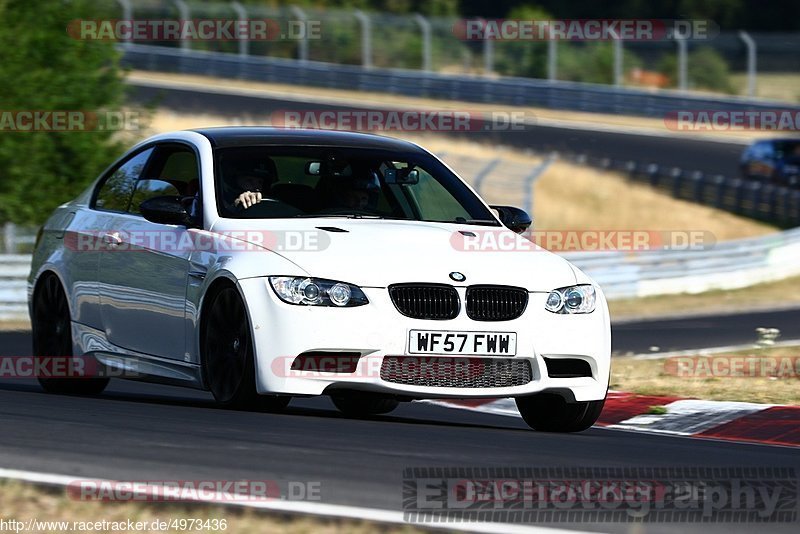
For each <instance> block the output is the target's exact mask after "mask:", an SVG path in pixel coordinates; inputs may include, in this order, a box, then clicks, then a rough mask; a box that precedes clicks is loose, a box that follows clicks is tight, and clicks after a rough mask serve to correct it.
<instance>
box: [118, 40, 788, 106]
mask: <svg viewBox="0 0 800 534" xmlns="http://www.w3.org/2000/svg"><path fill="white" fill-rule="evenodd" d="M121 50H122V51H123V58H122V63H123V64H124V65H125V66H128V67H132V68H135V69H142V70H152V71H160V72H175V73H183V74H198V75H204V76H213V77H221V78H240V79H245V80H251V81H259V82H272V83H281V84H291V85H304V86H310V87H325V88H331V89H349V90H357V91H375V92H381V93H392V94H400V95H404V96H412V97H430V98H439V99H448V100H462V101H466V102H490V103H492V104H506V105H519V106H531V107H543V108H551V109H566V110H571V111H588V112H596V113H623V114H626V115H636V116H647V117H658V118H664V117H665V116H666V115H667V114H668V113H671V112H677V111H684V110H706V111H710V110H714V111H750V110H775V109H776V108H780V109H785V110H792V111H798V112H800V106H797V105H789V104H786V103H779V102H767V101H761V100H758V101H757V100H751V99H747V98H741V97H723V96H710V95H689V94H686V93H682V92H679V91H668V90H660V91H657V92H653V91H648V90H643V89H635V88H627V87H613V86H608V85H601V84H590V83H578V82H564V81H548V80H540V79H533V78H511V77H506V78H493V77H483V76H464V75H450V74H441V73H436V72H426V71H417V70H405V69H383V68H364V67H361V66H356V65H339V64H334V63H321V62H315V61H299V60H290V59H281V58H271V57H264V56H250V55H248V56H245V55H240V54H230V53H222V52H208V51H202V50H188V49H178V48H169V47H160V46H149V45H135V44H126V45H121Z"/></svg>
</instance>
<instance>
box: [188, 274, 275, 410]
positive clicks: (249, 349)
mask: <svg viewBox="0 0 800 534" xmlns="http://www.w3.org/2000/svg"><path fill="white" fill-rule="evenodd" d="M204 326H205V327H204V328H203V338H202V345H201V346H202V347H203V374H204V376H205V380H206V385H207V386H208V389H210V390H211V393H212V394H213V395H214V399H215V400H216V401H217V403H218V404H219V405H220V406H223V407H225V408H233V409H245V410H250V409H256V410H264V411H280V410H282V409H284V408H286V406H287V405H288V404H289V401H290V400H291V397H284V396H273V395H259V393H258V391H257V390H256V371H255V360H254V356H253V341H252V336H251V334H250V321H249V319H248V317H247V310H246V309H245V307H244V303H243V302H242V299H241V298H240V297H239V292H238V291H236V289H234V288H233V287H225V288H223V289H221V290H220V291H218V292H217V293H215V294H214V295H213V296H212V297H211V299H210V302H209V303H208V317H207V320H206V321H205V322H204Z"/></svg>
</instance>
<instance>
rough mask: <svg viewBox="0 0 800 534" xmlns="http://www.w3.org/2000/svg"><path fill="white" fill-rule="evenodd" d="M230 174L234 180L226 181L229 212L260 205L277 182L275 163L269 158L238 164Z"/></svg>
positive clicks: (232, 168) (233, 166)
mask: <svg viewBox="0 0 800 534" xmlns="http://www.w3.org/2000/svg"><path fill="white" fill-rule="evenodd" d="M229 173H230V175H232V176H233V180H226V182H227V185H228V187H227V188H226V189H227V194H226V195H225V198H226V202H225V204H226V208H227V209H228V210H229V211H232V210H234V209H235V208H242V209H248V208H250V207H251V206H254V205H256V204H258V203H259V202H261V200H262V198H263V194H264V192H265V191H266V190H267V189H269V188H270V187H271V186H272V184H274V183H275V182H276V181H277V173H276V168H275V163H274V162H273V161H272V160H271V159H269V158H262V159H260V160H258V161H244V162H237V163H236V164H235V165H232V166H231V169H230V171H229Z"/></svg>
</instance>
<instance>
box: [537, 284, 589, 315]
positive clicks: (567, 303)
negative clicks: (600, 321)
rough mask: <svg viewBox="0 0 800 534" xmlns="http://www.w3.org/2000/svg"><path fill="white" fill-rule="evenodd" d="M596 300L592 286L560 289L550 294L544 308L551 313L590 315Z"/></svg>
mask: <svg viewBox="0 0 800 534" xmlns="http://www.w3.org/2000/svg"><path fill="white" fill-rule="evenodd" d="M596 300H597V299H596V294H595V291H594V286H592V285H580V286H570V287H562V288H560V289H554V290H553V291H551V292H550V294H549V295H548V296H547V302H545V304H544V308H545V309H546V310H547V311H549V312H553V313H592V312H593V311H594V305H595V302H596Z"/></svg>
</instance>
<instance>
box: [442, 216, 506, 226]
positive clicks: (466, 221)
mask: <svg viewBox="0 0 800 534" xmlns="http://www.w3.org/2000/svg"><path fill="white" fill-rule="evenodd" d="M429 222H436V223H452V224H471V225H475V226H500V225H499V224H498V223H497V221H495V220H493V219H465V218H463V217H456V218H455V219H450V220H448V221H429Z"/></svg>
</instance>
